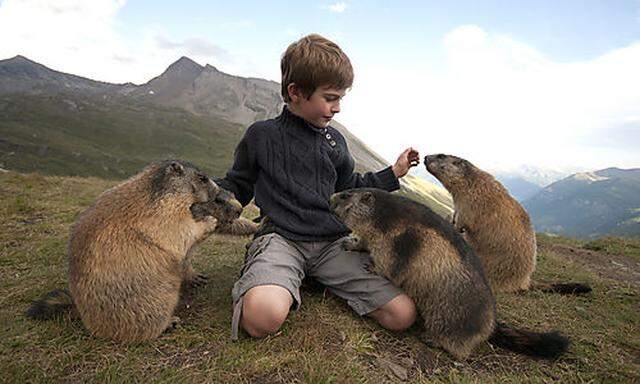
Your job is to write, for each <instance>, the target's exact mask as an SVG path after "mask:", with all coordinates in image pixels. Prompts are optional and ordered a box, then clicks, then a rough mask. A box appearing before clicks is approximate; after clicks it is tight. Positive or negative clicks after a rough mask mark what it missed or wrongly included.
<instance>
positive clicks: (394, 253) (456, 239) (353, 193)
mask: <svg viewBox="0 0 640 384" xmlns="http://www.w3.org/2000/svg"><path fill="white" fill-rule="evenodd" d="M331 209H332V211H333V212H334V213H335V214H336V216H338V217H339V218H340V219H341V220H342V221H343V222H344V223H345V224H346V225H347V226H348V227H349V228H350V229H351V230H352V231H353V235H354V237H353V239H354V240H353V241H352V242H351V244H349V243H347V244H349V245H348V248H349V249H352V250H366V251H368V252H370V254H371V258H372V259H373V264H374V272H376V273H377V274H379V275H382V276H384V277H386V278H387V279H389V280H390V281H391V282H393V283H394V284H395V285H396V286H398V287H399V288H401V289H402V290H403V291H404V292H405V293H406V294H407V295H409V297H411V298H412V299H413V301H414V302H415V304H416V308H417V309H418V312H419V313H420V315H421V316H422V319H423V320H424V327H425V337H426V339H427V340H429V341H431V342H434V343H435V344H436V345H438V346H440V347H442V348H444V349H445V350H446V351H448V352H449V353H451V354H452V355H453V356H454V357H455V358H457V359H464V358H466V357H467V356H468V355H469V354H470V353H471V351H472V350H473V349H474V347H475V346H477V345H478V344H480V343H482V342H484V341H486V340H489V341H490V342H491V343H493V344H496V345H498V346H501V347H504V348H507V349H510V350H513V351H515V352H518V353H523V354H528V355H531V356H536V357H544V358H555V357H557V356H559V355H560V354H562V353H564V352H565V351H566V349H567V347H568V344H569V342H568V340H567V339H566V338H564V337H562V336H560V335H559V334H557V333H546V334H542V333H534V332H526V331H521V330H515V329H512V328H509V327H507V326H505V325H503V324H500V323H497V322H496V320H495V316H496V310H495V300H494V297H493V295H492V293H491V290H490V288H489V286H488V284H487V282H486V280H485V277H484V274H483V272H482V265H481V264H480V261H479V259H478V257H477V256H476V254H475V253H474V252H473V249H471V247H469V245H468V244H467V243H466V242H465V241H464V240H463V238H462V236H461V235H460V234H459V233H458V232H457V231H456V230H455V228H453V226H452V225H451V224H450V223H448V222H447V221H445V220H444V219H443V218H441V217H440V216H438V215H437V214H436V213H435V212H433V211H432V210H431V209H429V208H428V207H427V206H425V205H422V204H419V203H417V202H415V201H413V200H410V199H408V198H406V197H402V196H399V195H393V194H390V193H388V192H385V191H382V190H377V189H356V190H349V191H344V192H341V193H337V194H334V195H333V196H332V197H331Z"/></svg>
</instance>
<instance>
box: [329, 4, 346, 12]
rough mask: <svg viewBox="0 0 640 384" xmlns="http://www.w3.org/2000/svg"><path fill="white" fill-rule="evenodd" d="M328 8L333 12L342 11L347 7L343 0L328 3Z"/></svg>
mask: <svg viewBox="0 0 640 384" xmlns="http://www.w3.org/2000/svg"><path fill="white" fill-rule="evenodd" d="M328 9H329V10H330V11H331V12H335V13H342V12H344V11H345V9H347V3H345V2H344V1H341V2H338V3H334V4H331V5H329V7H328Z"/></svg>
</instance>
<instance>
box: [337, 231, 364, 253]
mask: <svg viewBox="0 0 640 384" xmlns="http://www.w3.org/2000/svg"><path fill="white" fill-rule="evenodd" d="M363 245H364V244H363V243H362V241H360V238H359V237H357V236H354V235H351V236H349V237H347V238H346V239H345V240H344V242H342V247H343V248H344V249H345V250H347V251H366V249H365V247H364V246H363Z"/></svg>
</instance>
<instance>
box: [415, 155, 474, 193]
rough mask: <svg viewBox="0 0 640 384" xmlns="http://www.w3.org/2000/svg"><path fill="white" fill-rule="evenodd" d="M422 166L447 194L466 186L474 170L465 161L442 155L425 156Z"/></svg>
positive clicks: (471, 165)
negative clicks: (441, 185)
mask: <svg viewBox="0 0 640 384" xmlns="http://www.w3.org/2000/svg"><path fill="white" fill-rule="evenodd" d="M424 164H425V166H426V167H427V171H429V172H430V173H431V174H432V175H433V176H435V177H436V178H437V179H438V180H440V182H441V183H442V184H443V185H444V187H445V188H446V189H447V190H449V192H453V191H455V190H457V189H460V188H465V187H466V186H468V184H469V182H470V178H471V176H472V175H473V170H474V169H475V167H474V166H473V164H471V163H470V162H468V161H467V160H465V159H462V158H459V157H456V156H452V155H443V154H438V155H428V156H426V157H425V158H424Z"/></svg>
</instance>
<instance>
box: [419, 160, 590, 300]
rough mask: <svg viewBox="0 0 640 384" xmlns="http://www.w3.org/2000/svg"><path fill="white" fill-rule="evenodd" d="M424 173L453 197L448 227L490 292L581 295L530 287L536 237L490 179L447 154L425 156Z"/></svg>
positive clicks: (574, 289)
mask: <svg viewBox="0 0 640 384" xmlns="http://www.w3.org/2000/svg"><path fill="white" fill-rule="evenodd" d="M424 161H425V166H426V168H427V170H428V171H429V172H430V173H431V174H432V175H434V176H435V177H436V178H437V179H438V180H440V182H441V183H442V184H443V185H444V187H445V188H446V189H447V190H448V191H449V192H450V193H451V195H452V196H453V202H454V215H453V225H454V227H455V228H456V229H457V230H458V231H460V232H461V233H462V234H463V237H464V238H465V240H467V241H468V242H469V244H470V245H471V247H472V248H473V249H474V250H475V252H476V254H477V255H478V257H480V261H482V266H483V267H484V272H485V275H486V277H487V279H488V280H489V283H490V284H491V288H492V289H493V291H494V292H496V293H497V292H515V291H520V290H527V289H529V288H530V287H531V288H536V289H542V290H545V291H550V292H558V293H586V292H589V291H591V288H590V287H588V286H586V285H583V284H577V283H567V284H534V286H533V287H532V286H531V275H532V274H533V271H534V270H535V267H536V234H535V232H534V230H533V226H532V225H531V220H530V219H529V215H528V214H527V212H526V211H525V210H524V208H523V207H522V205H520V203H518V202H517V201H516V200H515V199H514V198H513V197H511V195H509V192H508V191H507V189H506V188H505V187H504V186H503V185H502V184H500V182H498V181H497V180H496V179H495V178H494V177H493V176H491V175H490V174H488V173H487V172H484V171H482V170H480V169H479V168H477V167H475V166H474V165H473V164H471V163H470V162H469V161H467V160H464V159H461V158H459V157H455V156H450V155H443V154H439V155H430V156H426V157H425V160H424Z"/></svg>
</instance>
